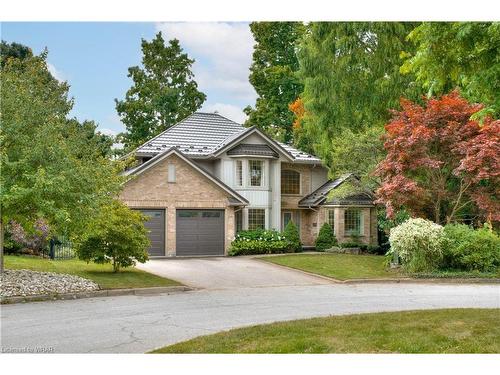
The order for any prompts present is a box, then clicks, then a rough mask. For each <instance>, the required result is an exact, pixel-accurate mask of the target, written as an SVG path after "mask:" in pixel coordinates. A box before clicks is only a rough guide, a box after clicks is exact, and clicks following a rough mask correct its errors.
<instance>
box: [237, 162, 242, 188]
mask: <svg viewBox="0 0 500 375" xmlns="http://www.w3.org/2000/svg"><path fill="white" fill-rule="evenodd" d="M236 186H243V161H241V160H236Z"/></svg>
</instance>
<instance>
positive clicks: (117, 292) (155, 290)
mask: <svg viewBox="0 0 500 375" xmlns="http://www.w3.org/2000/svg"><path fill="white" fill-rule="evenodd" d="M190 290H193V288H190V287H188V286H185V285H179V286H166V287H152V288H132V289H105V290H96V291H92V292H81V293H61V294H43V295H34V296H14V297H2V298H1V304H2V305H6V304H13V303H26V302H42V301H55V300H71V299H81V298H94V297H116V296H130V295H134V296H150V295H156V294H172V293H179V292H187V291H190Z"/></svg>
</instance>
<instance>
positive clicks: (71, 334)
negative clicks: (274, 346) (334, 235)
mask: <svg viewBox="0 0 500 375" xmlns="http://www.w3.org/2000/svg"><path fill="white" fill-rule="evenodd" d="M450 307H483V308H500V285H472V284H471V285H449V284H440V285H430V284H356V285H346V284H328V285H298V286H297V285H296V286H271V287H260V288H242V289H217V290H209V289H205V290H196V291H191V292H184V293H178V294H170V295H166V294H165V295H155V296H122V297H103V298H89V299H80V300H72V301H50V302H35V303H27V304H15V305H4V306H1V339H2V341H1V346H2V350H3V351H4V352H6V351H12V350H13V349H16V348H17V349H19V348H40V347H41V348H45V349H47V348H49V350H50V348H52V349H53V351H54V352H55V353H108V352H115V353H116V352H118V353H134V352H135V353H143V352H146V351H148V350H151V349H154V348H157V347H160V346H164V345H167V344H172V343H175V342H179V341H183V340H186V339H189V338H193V337H196V336H199V335H205V334H210V333H214V332H218V331H221V330H227V329H231V328H235V327H242V326H248V325H254V324H260V323H269V322H274V321H282V320H292V319H300V318H309V317H316V316H327V315H340V314H349V313H361V312H377V311H397V310H413V309H435V308H450Z"/></svg>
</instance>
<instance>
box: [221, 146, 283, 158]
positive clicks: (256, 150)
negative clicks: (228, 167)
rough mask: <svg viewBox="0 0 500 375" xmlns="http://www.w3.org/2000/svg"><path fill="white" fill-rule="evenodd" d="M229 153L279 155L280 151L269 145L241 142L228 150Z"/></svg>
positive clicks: (274, 156) (275, 156)
mask: <svg viewBox="0 0 500 375" xmlns="http://www.w3.org/2000/svg"><path fill="white" fill-rule="evenodd" d="M227 154H228V155H257V156H270V157H273V158H277V157H278V153H277V152H276V151H274V150H273V149H272V148H271V147H269V146H268V145H257V144H249V143H240V144H239V145H237V146H235V147H233V148H232V149H230V150H229V151H228V152H227Z"/></svg>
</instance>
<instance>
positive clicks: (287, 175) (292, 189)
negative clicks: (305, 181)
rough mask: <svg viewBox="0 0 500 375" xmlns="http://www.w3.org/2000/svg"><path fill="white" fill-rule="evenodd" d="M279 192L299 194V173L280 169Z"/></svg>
mask: <svg viewBox="0 0 500 375" xmlns="http://www.w3.org/2000/svg"><path fill="white" fill-rule="evenodd" d="M281 194H300V173H299V172H296V171H291V170H287V169H285V170H282V171H281Z"/></svg>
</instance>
